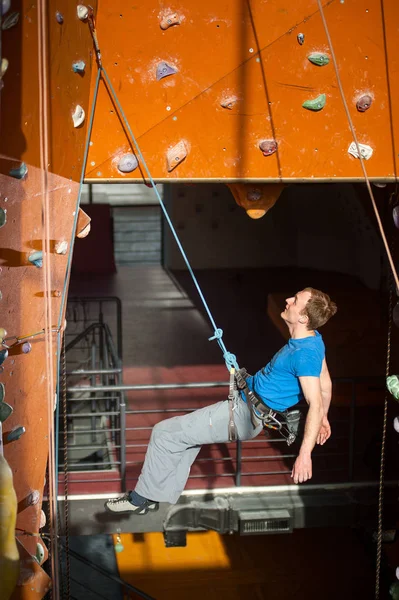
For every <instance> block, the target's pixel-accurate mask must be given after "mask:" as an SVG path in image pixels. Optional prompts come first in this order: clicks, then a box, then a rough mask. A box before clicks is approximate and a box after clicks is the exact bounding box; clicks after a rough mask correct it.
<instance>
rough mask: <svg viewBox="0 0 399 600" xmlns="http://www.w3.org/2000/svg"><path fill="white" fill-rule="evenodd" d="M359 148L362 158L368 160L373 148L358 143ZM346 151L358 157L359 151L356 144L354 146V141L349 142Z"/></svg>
mask: <svg viewBox="0 0 399 600" xmlns="http://www.w3.org/2000/svg"><path fill="white" fill-rule="evenodd" d="M359 149H360V153H361V155H362V158H364V160H368V159H369V158H371V157H372V156H373V152H374V150H373V149H372V147H371V146H367V144H359ZM348 152H349V154H352V156H354V157H355V158H359V153H358V151H357V146H356V144H355V142H352V143H351V145H350V146H349V148H348Z"/></svg>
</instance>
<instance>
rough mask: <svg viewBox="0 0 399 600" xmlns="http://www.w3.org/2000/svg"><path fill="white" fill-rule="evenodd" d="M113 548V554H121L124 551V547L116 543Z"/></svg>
mask: <svg viewBox="0 0 399 600" xmlns="http://www.w3.org/2000/svg"><path fill="white" fill-rule="evenodd" d="M114 548H115V552H117V553H118V554H119V553H120V552H123V551H124V549H125V547H124V546H123V545H122V544H119V543H118V542H117V543H116V544H115V546H114Z"/></svg>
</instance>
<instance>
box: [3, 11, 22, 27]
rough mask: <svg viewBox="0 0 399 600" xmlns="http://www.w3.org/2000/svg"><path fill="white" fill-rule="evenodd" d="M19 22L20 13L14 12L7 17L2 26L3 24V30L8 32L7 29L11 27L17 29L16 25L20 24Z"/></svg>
mask: <svg viewBox="0 0 399 600" xmlns="http://www.w3.org/2000/svg"><path fill="white" fill-rule="evenodd" d="M18 21H19V12H12V13H10V14H9V15H8V17H6V18H5V19H4V20H3V22H2V24H1V28H2V30H3V31H6V30H7V29H11V27H15V25H17V24H18Z"/></svg>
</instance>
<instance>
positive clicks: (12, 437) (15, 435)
mask: <svg viewBox="0 0 399 600" xmlns="http://www.w3.org/2000/svg"><path fill="white" fill-rule="evenodd" d="M25 431H26V430H25V427H21V426H19V427H15V429H13V430H12V431H10V433H9V434H8V435H7V442H16V441H17V440H19V438H20V437H21V436H22V435H23V434H24V433H25Z"/></svg>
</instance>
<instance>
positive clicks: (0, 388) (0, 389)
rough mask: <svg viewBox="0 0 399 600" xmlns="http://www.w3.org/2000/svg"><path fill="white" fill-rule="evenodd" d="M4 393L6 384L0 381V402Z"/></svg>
mask: <svg viewBox="0 0 399 600" xmlns="http://www.w3.org/2000/svg"><path fill="white" fill-rule="evenodd" d="M5 395H6V386H5V385H4V383H0V402H4V398H5Z"/></svg>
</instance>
